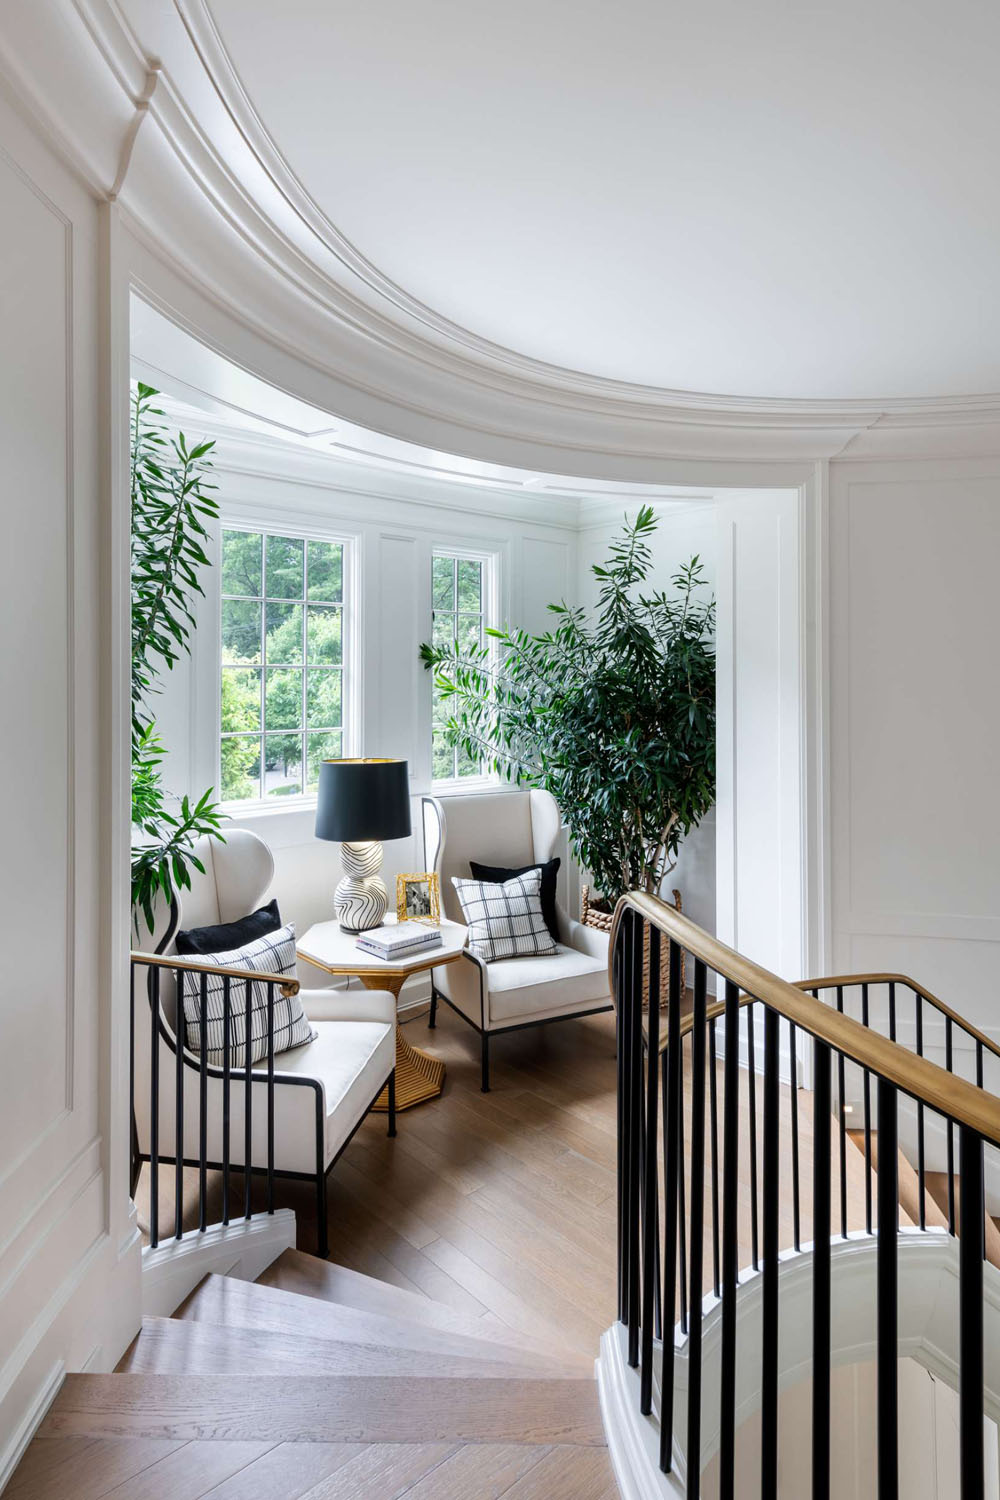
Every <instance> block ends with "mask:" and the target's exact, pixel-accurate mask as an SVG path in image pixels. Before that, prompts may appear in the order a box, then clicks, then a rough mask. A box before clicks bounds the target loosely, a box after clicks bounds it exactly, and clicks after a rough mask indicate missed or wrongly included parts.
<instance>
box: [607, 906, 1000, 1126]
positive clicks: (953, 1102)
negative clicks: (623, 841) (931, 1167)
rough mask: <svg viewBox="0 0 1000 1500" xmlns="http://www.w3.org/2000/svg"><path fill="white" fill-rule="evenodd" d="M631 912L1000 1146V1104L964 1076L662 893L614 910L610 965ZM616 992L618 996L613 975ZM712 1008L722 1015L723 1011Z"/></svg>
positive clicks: (758, 996)
mask: <svg viewBox="0 0 1000 1500" xmlns="http://www.w3.org/2000/svg"><path fill="white" fill-rule="evenodd" d="M628 908H631V909H632V910H633V911H636V912H638V913H639V915H640V916H642V917H645V918H646V920H647V921H648V922H651V923H652V924H653V925H654V926H655V927H658V928H659V930H660V931H661V932H663V933H666V935H667V936H668V937H669V938H671V939H672V940H673V941H674V942H676V943H679V944H680V945H681V947H682V948H683V949H685V951H686V952H688V953H690V954H692V955H693V957H694V958H696V959H700V960H701V961H702V962H703V963H705V964H707V965H708V967H709V968H711V969H713V970H714V971H715V973H716V974H718V975H720V976H721V977H722V978H723V979H728V980H729V981H730V982H731V983H733V984H736V985H738V986H739V988H740V989H741V990H745V991H746V993H747V995H748V996H749V997H751V998H752V999H754V1000H760V1001H762V1002H763V1003H764V1004H765V1005H767V1006H769V1007H770V1008H771V1010H773V1011H775V1012H776V1013H777V1014H778V1015H780V1016H783V1017H784V1018H785V1020H786V1021H791V1022H792V1023H793V1024H794V1025H796V1026H798V1027H800V1028H801V1030H802V1031H805V1032H808V1034H809V1035H810V1036H812V1037H815V1038H816V1039H817V1040H818V1041H820V1042H824V1043H825V1044H826V1045H827V1046H828V1047H831V1048H832V1049H833V1050H834V1051H835V1052H839V1053H841V1054H842V1055H843V1056H844V1057H846V1058H848V1059H849V1060H850V1061H851V1062H854V1063H857V1065H858V1066H859V1067H862V1068H868V1069H869V1070H870V1071H871V1072H873V1073H875V1074H877V1075H878V1076H879V1077H881V1078H883V1079H885V1081H886V1082H887V1083H891V1084H893V1085H895V1087H896V1088H899V1089H902V1090H903V1092H904V1093H906V1094H910V1095H911V1096H912V1097H913V1098H915V1099H918V1100H921V1101H922V1102H923V1103H924V1104H926V1105H928V1106H929V1107H930V1108H931V1109H935V1110H937V1111H938V1112H939V1113H940V1114H943V1115H946V1116H948V1117H949V1118H950V1119H952V1120H954V1121H955V1122H956V1123H957V1124H959V1125H966V1126H968V1127H969V1128H970V1129H972V1130H974V1131H976V1132H977V1134H979V1135H981V1136H983V1137H984V1139H986V1140H988V1141H991V1142H992V1143H993V1145H995V1146H1000V1099H996V1098H994V1096H993V1095H992V1094H988V1093H987V1092H986V1091H985V1089H981V1088H978V1087H977V1086H976V1085H975V1084H973V1083H969V1082H967V1081H966V1080H965V1079H964V1078H959V1077H957V1076H956V1075H955V1074H953V1073H947V1072H946V1071H945V1070H944V1068H940V1067H938V1065H937V1063H933V1062H930V1061H929V1060H928V1059H927V1058H925V1057H917V1056H915V1055H914V1054H913V1053H912V1052H908V1051H907V1050H906V1048H905V1047H900V1046H899V1045H897V1043H895V1042H890V1041H889V1039H888V1038H887V1037H883V1036H880V1035H879V1034H878V1032H875V1031H871V1030H869V1029H868V1027H866V1026H863V1025H862V1024H861V1022H860V1021H855V1020H853V1019H852V1018H851V1017H850V1016H845V1015H842V1014H841V1013H840V1012H839V1011H836V1010H833V1009H832V1008H831V1007H830V1006H829V1005H824V1004H823V1003H822V1001H819V1000H814V999H813V997H812V996H811V995H808V994H806V993H805V991H804V990H803V989H801V988H799V987H798V986H797V985H793V984H789V983H788V981H787V980H784V979H779V978H778V976H777V975H776V974H772V973H771V972H770V971H769V970H768V969H764V968H761V966H760V965H759V964H755V963H754V962H753V961H752V960H751V959H749V958H744V957H743V955H742V954H741V953H737V952H735V950H734V949H732V948H729V947H727V946H726V944H725V943H722V942H720V941H719V939H718V938H715V937H712V936H711V934H710V933H707V932H705V931H704V929H703V928H701V927H698V926H697V925H696V924H695V923H694V922H692V921H691V919H690V918H689V917H685V916H683V915H682V914H681V913H680V912H678V911H675V910H674V908H673V907H672V906H668V905H667V904H666V902H665V901H661V900H660V899H659V898H658V897H656V896H650V895H647V894H646V893H645V892H644V891H630V892H628V893H627V894H626V895H624V896H622V897H621V899H620V900H619V902H618V904H617V906H616V907H615V915H614V922H613V925H612V929H611V941H610V946H609V965H610V964H611V962H612V955H613V954H614V951H615V944H616V941H617V937H618V931H619V928H620V926H621V921H622V917H623V915H624V913H625V911H626V910H627V909H628ZM611 993H612V994H614V993H615V991H614V983H613V978H612V990H611ZM713 1009H715V1014H717V1015H718V1014H719V1013H720V1010H721V1006H720V1007H718V1008H715V1007H713ZM666 1045H667V1038H666V1035H665V1034H664V1035H662V1036H661V1039H660V1051H661V1052H662V1051H664V1050H665V1048H666Z"/></svg>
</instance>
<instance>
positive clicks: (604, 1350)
mask: <svg viewBox="0 0 1000 1500" xmlns="http://www.w3.org/2000/svg"><path fill="white" fill-rule="evenodd" d="M624 1336H625V1334H624V1330H623V1329H622V1327H621V1325H620V1324H614V1325H613V1326H612V1327H611V1328H609V1329H608V1330H607V1332H606V1333H605V1334H603V1335H602V1338H601V1352H600V1354H599V1355H598V1357H597V1360H596V1362H595V1374H596V1376H597V1393H598V1396H599V1398H600V1402H601V1418H602V1420H603V1422H604V1433H605V1436H606V1437H607V1440H608V1454H609V1456H610V1459H611V1466H612V1468H613V1469H614V1471H615V1479H616V1480H617V1482H618V1489H619V1491H620V1492H621V1496H622V1500H675V1497H678V1500H679V1497H680V1496H682V1495H683V1493H684V1491H683V1489H682V1488H681V1487H680V1485H679V1484H677V1483H676V1482H675V1480H674V1478H673V1476H672V1475H670V1474H664V1473H662V1472H661V1470H660V1429H659V1426H658V1425H657V1423H656V1422H655V1420H654V1419H653V1418H652V1417H643V1416H641V1415H640V1413H639V1375H638V1372H637V1371H635V1370H631V1369H629V1365H628V1361H627V1359H626V1358H625V1346H624V1342H623V1339H624Z"/></svg>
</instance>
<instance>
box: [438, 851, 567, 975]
mask: <svg viewBox="0 0 1000 1500" xmlns="http://www.w3.org/2000/svg"><path fill="white" fill-rule="evenodd" d="M451 883H452V885H453V886H454V887H455V890H456V892H457V894H458V899H459V901H460V902H461V905H462V913H463V915H464V917H465V922H466V926H467V927H468V929H469V951H470V952H471V953H473V954H474V955H475V957H476V958H481V959H482V960H483V962H484V963H488V964H492V963H496V962H497V961H498V960H499V959H503V958H541V957H544V956H546V955H550V954H554V953H556V952H557V944H556V942H555V940H554V939H553V937H552V934H551V933H550V932H549V929H548V928H547V927H546V925H545V917H544V916H543V915H542V900H541V888H542V872H541V867H540V866H537V867H536V868H535V869H534V870H526V871H525V873H524V874H523V875H515V876H514V878H513V879H512V880H505V881H504V882H503V884H502V885H496V884H494V883H493V882H492V881H485V880H462V879H461V878H460V877H459V876H457V875H453V876H452V877H451Z"/></svg>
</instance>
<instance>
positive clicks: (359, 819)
mask: <svg viewBox="0 0 1000 1500" xmlns="http://www.w3.org/2000/svg"><path fill="white" fill-rule="evenodd" d="M410 831H411V830H410V772H409V765H408V763H407V762H406V761H405V760H392V759H389V758H381V757H372V758H367V757H366V758H361V759H356V760H324V761H322V762H321V763H320V768H319V800H318V802H317V804H316V837H317V838H318V839H331V840H333V842H334V843H338V844H340V845H341V850H340V858H341V862H342V864H343V867H344V878H343V880H341V882H340V884H339V885H338V886H337V889H336V892H335V894H334V902H335V904H336V908H337V916H338V918H339V919H340V925H341V928H342V929H343V931H344V932H365V931H366V930H367V929H368V928H369V927H377V926H378V925H379V923H380V922H381V921H382V918H383V917H384V916H385V914H386V910H387V908H388V905H389V897H388V895H387V894H386V889H385V882H384V881H383V880H382V878H381V876H380V875H379V871H380V870H381V868H382V843H383V841H384V840H386V839H405V838H409V836H410Z"/></svg>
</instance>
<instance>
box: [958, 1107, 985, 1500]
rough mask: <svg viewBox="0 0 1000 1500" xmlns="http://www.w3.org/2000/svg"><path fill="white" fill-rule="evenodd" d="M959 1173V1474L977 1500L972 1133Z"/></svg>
mask: <svg viewBox="0 0 1000 1500" xmlns="http://www.w3.org/2000/svg"><path fill="white" fill-rule="evenodd" d="M958 1149H959V1165H960V1168H961V1173H962V1197H961V1220H962V1221H961V1226H960V1228H961V1235H960V1237H959V1242H958V1252H959V1277H960V1280H959V1356H958V1402H959V1473H960V1476H961V1497H962V1500H981V1497H982V1495H983V1493H984V1486H985V1473H984V1464H983V1250H982V1245H983V1229H984V1226H985V1222H986V1204H985V1199H984V1196H983V1142H982V1137H981V1136H978V1135H977V1134H976V1132H975V1131H974V1130H971V1129H970V1128H969V1127H968V1126H967V1125H963V1126H961V1128H960V1129H959V1133H958Z"/></svg>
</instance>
